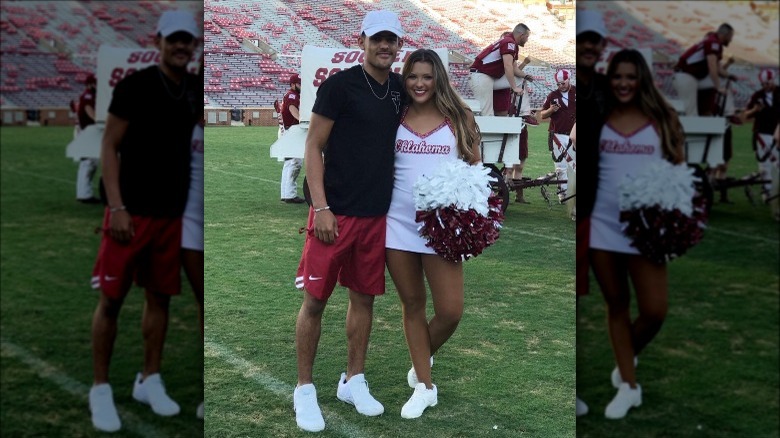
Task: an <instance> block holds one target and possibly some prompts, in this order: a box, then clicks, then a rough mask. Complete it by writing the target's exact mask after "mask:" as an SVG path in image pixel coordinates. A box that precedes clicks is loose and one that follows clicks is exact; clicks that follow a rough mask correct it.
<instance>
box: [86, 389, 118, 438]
mask: <svg viewBox="0 0 780 438" xmlns="http://www.w3.org/2000/svg"><path fill="white" fill-rule="evenodd" d="M89 410H90V412H92V425H93V426H95V429H97V430H99V431H101V432H116V431H118V430H119V429H121V428H122V422H121V421H120V420H119V414H117V412H116V406H114V393H113V392H112V391H111V385H109V384H108V383H101V384H100V385H95V386H93V387H92V388H91V389H90V390H89Z"/></svg>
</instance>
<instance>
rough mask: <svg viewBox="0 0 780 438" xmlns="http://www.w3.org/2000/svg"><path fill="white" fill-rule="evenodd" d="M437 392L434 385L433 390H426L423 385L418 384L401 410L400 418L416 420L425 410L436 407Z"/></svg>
mask: <svg viewBox="0 0 780 438" xmlns="http://www.w3.org/2000/svg"><path fill="white" fill-rule="evenodd" d="M438 392H439V391H438V389H437V388H436V385H433V389H428V388H427V387H426V386H425V383H418V384H417V386H415V387H414V393H413V394H412V396H411V397H410V398H409V401H408V402H406V404H405V405H404V407H402V408H401V417H402V418H417V417H419V416H420V415H422V413H423V411H425V408H427V407H429V406H436V403H438V402H439V399H438Z"/></svg>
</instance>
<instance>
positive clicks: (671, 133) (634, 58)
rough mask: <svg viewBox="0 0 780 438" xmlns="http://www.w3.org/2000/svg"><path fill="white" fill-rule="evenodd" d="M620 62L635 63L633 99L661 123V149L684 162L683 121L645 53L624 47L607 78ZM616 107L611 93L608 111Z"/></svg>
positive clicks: (613, 60) (610, 77) (658, 124)
mask: <svg viewBox="0 0 780 438" xmlns="http://www.w3.org/2000/svg"><path fill="white" fill-rule="evenodd" d="M621 62H625V63H629V64H633V65H634V66H636V72H637V82H638V83H639V89H638V90H637V94H636V96H635V98H634V102H633V103H634V104H636V105H637V106H638V107H639V110H640V111H641V112H642V113H643V114H644V115H646V116H647V117H649V118H650V120H652V121H653V123H655V124H656V126H658V128H659V131H660V134H661V151H663V156H664V158H666V159H667V160H668V161H670V162H672V163H682V162H683V161H684V160H685V157H684V152H683V144H684V143H685V134H684V132H683V129H682V125H681V124H680V118H679V117H677V113H676V112H675V111H674V109H673V108H672V107H671V106H670V105H669V103H668V102H667V101H666V99H665V98H664V97H663V95H662V94H661V92H660V91H658V88H657V87H656V86H655V82H653V75H652V73H651V72H650V68H649V67H648V66H647V62H645V58H644V56H642V54H641V53H639V52H638V51H637V50H634V49H624V50H621V51H619V52H617V53H616V54H615V56H613V57H612V60H611V61H610V62H609V67H607V78H608V79H612V76H613V75H614V74H615V70H617V66H618V64H620V63H621ZM616 106H617V99H616V98H615V94H614V93H612V92H609V93H607V113H609V112H611V111H612V110H613V109H615V107H616Z"/></svg>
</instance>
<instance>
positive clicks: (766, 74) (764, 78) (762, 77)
mask: <svg viewBox="0 0 780 438" xmlns="http://www.w3.org/2000/svg"><path fill="white" fill-rule="evenodd" d="M758 80H759V81H761V83H762V84H763V83H766V82H774V81H775V75H774V73H772V70H769V69H764V70H761V73H759V74H758Z"/></svg>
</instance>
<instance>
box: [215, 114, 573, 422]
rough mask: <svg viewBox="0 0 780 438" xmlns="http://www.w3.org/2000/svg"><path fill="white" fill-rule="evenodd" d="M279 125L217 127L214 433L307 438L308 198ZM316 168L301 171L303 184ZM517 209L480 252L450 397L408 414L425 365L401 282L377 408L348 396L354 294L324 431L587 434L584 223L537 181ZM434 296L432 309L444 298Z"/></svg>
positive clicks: (548, 167) (472, 266) (448, 355)
mask: <svg viewBox="0 0 780 438" xmlns="http://www.w3.org/2000/svg"><path fill="white" fill-rule="evenodd" d="M275 140H276V129H275V128H260V127H238V128H224V127H207V129H206V144H208V151H207V152H206V154H207V155H206V225H205V227H206V266H207V270H206V303H207V308H206V346H205V368H206V376H205V390H206V393H207V394H208V396H207V398H208V403H207V413H206V425H205V428H206V435H207V436H209V437H248V436H274V437H294V436H303V435H305V434H304V433H303V432H301V431H300V430H299V429H298V427H297V426H296V424H295V414H294V412H293V409H292V392H293V388H294V386H295V383H296V380H297V377H296V360H295V346H294V326H295V319H296V316H297V313H298V309H299V308H300V304H301V300H302V295H301V294H302V292H300V291H298V290H296V289H295V287H294V285H293V281H294V276H295V271H296V269H297V266H298V261H299V258H300V253H301V249H302V247H303V242H304V236H305V235H304V234H300V233H299V229H300V228H302V227H304V226H305V225H306V217H307V208H306V206H305V205H292V204H284V203H281V202H280V201H279V198H280V196H279V180H280V175H281V168H282V163H280V162H278V161H276V160H275V159H272V158H270V157H269V146H270V144H271V143H272V142H273V141H275ZM552 169H553V165H552V161H551V159H550V155H549V152H547V144H546V131H545V128H544V127H538V128H531V157H530V160H529V163H528V167H527V169H526V172H525V174H526V176H531V177H536V176H540V175H543V174H545V173H547V172H549V171H552ZM302 179H303V175H301V177H300V178H299V183H300V182H301V181H302ZM525 196H526V199H528V200H529V201H531V204H530V205H520V204H514V203H513V204H512V205H511V206H510V207H509V209H508V211H507V214H506V222H505V227H504V229H503V230H502V231H501V238H500V239H499V241H498V242H497V243H496V244H495V245H494V246H493V247H491V248H488V249H487V250H486V251H485V252H484V253H483V254H482V255H481V256H479V257H477V258H475V259H473V260H470V261H468V262H466V263H465V277H466V303H465V314H464V317H463V320H462V321H461V323H460V326H459V327H458V330H457V331H456V333H455V335H454V336H453V337H452V338H451V339H450V341H449V342H448V343H447V344H446V345H445V346H444V347H443V348H442V349H441V350H440V352H439V354H438V355H437V357H436V364H435V365H434V368H433V373H434V381H435V382H436V384H437V385H438V387H439V404H438V405H437V406H436V407H434V408H430V409H429V410H427V411H426V412H425V413H424V414H423V416H422V417H421V418H420V419H417V420H403V419H402V418H401V416H400V410H401V406H402V405H403V404H404V403H405V402H406V400H407V399H408V397H409V396H410V395H411V390H410V389H409V387H408V386H407V384H406V372H407V370H408V369H409V367H410V366H411V363H410V360H409V356H408V352H407V348H406V343H405V340H404V336H403V331H402V326H401V308H400V303H399V299H398V296H397V293H396V291H395V289H394V287H393V285H392V281H391V280H390V277H389V275H388V276H387V283H388V290H387V293H386V294H385V295H384V296H382V297H379V298H378V299H377V300H376V303H375V310H374V325H373V331H372V334H371V342H370V346H369V352H368V358H367V364H366V375H367V378H368V380H369V383H370V385H371V391H372V393H373V394H374V395H375V396H376V397H377V398H378V399H379V400H380V401H381V402H383V404H384V405H385V413H384V414H383V415H382V416H381V417H378V418H368V417H364V416H361V415H359V414H358V413H357V412H356V411H355V410H354V408H352V407H351V406H349V405H346V404H343V403H342V402H340V401H338V400H337V399H336V394H335V392H336V384H337V380H338V377H339V375H340V373H341V372H342V371H344V370H345V366H346V337H345V333H344V318H345V312H346V305H347V296H346V293H345V292H346V291H345V290H344V289H343V288H341V287H338V288H337V290H336V291H335V292H334V295H333V297H332V298H331V300H330V302H329V305H328V307H327V309H326V311H325V315H324V317H323V328H322V329H323V330H322V337H321V340H320V344H319V352H318V356H317V360H316V362H315V368H314V380H315V384H316V385H317V388H318V396H319V402H320V406H321V408H322V410H323V413H324V416H325V421H326V423H327V426H326V429H325V431H324V432H323V433H322V434H321V436H324V437H332V436H350V437H397V436H406V437H475V436H501V437H518V436H527V437H572V436H574V434H575V420H574V415H573V414H574V392H575V382H574V378H575V375H574V373H575V364H574V357H575V344H574V343H575V332H574V322H575V319H574V223H573V222H572V221H571V220H570V218H569V216H568V214H567V212H566V208H565V207H564V206H562V205H555V206H553V207H552V208H550V207H548V205H547V203H546V202H545V201H544V200H543V198H542V197H541V194H540V192H539V190H538V189H534V190H528V191H526V194H525ZM429 307H430V306H429Z"/></svg>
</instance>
